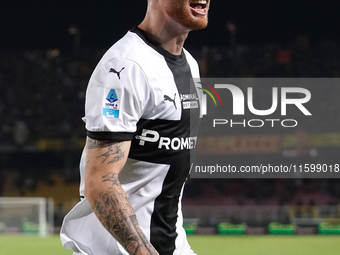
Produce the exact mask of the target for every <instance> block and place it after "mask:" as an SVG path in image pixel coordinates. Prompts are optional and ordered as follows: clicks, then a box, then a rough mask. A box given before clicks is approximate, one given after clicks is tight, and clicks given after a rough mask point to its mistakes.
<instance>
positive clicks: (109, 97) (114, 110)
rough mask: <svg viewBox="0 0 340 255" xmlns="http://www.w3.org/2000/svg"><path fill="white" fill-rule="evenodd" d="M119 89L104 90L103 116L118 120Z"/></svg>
mask: <svg viewBox="0 0 340 255" xmlns="http://www.w3.org/2000/svg"><path fill="white" fill-rule="evenodd" d="M119 98H120V89H111V88H105V93H104V98H103V116H106V117H111V118H119V104H120V101H119Z"/></svg>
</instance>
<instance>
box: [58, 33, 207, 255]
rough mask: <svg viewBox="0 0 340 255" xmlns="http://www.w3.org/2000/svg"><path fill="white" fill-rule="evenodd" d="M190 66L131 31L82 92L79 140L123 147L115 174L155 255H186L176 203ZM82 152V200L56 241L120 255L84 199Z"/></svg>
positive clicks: (191, 131)
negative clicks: (126, 149) (126, 148)
mask: <svg viewBox="0 0 340 255" xmlns="http://www.w3.org/2000/svg"><path fill="white" fill-rule="evenodd" d="M192 78H199V71H198V65H197V63H196V61H195V60H194V58H193V57H192V56H191V55H190V54H189V53H188V52H187V51H186V50H183V53H182V54H181V55H178V56H176V55H172V54H170V53H169V52H167V51H166V50H164V49H163V48H161V47H159V46H157V45H154V44H153V43H151V42H150V41H148V39H147V38H146V37H145V36H144V34H143V31H142V30H140V29H139V28H137V27H136V28H133V29H132V30H131V31H129V32H128V33H127V34H126V35H125V36H124V37H123V38H122V39H121V40H119V41H118V42H117V43H116V44H114V45H113V46H112V47H111V48H110V49H109V50H108V51H107V52H106V54H105V55H104V56H103V58H102V59H101V60H100V62H99V63H98V65H97V67H96V69H95V70H94V72H93V74H92V76H91V79H90V81H89V84H88V88H87V92H86V105H85V117H84V118H83V120H84V122H85V123H86V129H87V135H88V136H89V137H91V138H93V139H98V140H103V139H107V140H115V141H126V140H131V149H130V153H129V157H128V160H127V162H126V165H125V166H124V168H123V170H122V171H121V173H120V174H119V179H120V182H121V184H122V187H123V189H124V191H125V192H126V195H127V197H128V199H129V201H130V203H131V205H132V207H133V209H134V210H135V212H136V215H137V219H138V222H139V225H140V227H141V229H142V230H143V232H144V234H145V236H146V237H147V238H148V239H149V240H150V242H151V243H152V245H153V246H154V247H155V248H156V249H157V250H158V252H159V253H160V254H162V255H170V254H174V255H187V254H188V255H189V254H194V253H193V251H192V250H191V248H190V246H189V244H188V242H187V239H186V234H185V231H184V229H183V226H182V225H183V217H182V212H181V196H182V191H183V186H184V182H185V180H186V178H187V177H188V175H189V172H190V167H191V165H192V159H193V152H194V149H195V147H196V142H197V132H198V126H199V118H200V115H201V114H200V97H201V94H200V93H201V92H200V91H198V90H197V89H196V86H197V87H198V86H199V84H194V83H193V82H192ZM84 171H85V150H84V152H83V155H82V158H81V163H80V172H81V184H80V195H81V197H82V200H81V202H79V203H78V204H77V205H76V206H75V207H74V208H73V209H72V210H71V212H70V213H69V214H68V215H67V216H66V217H65V219H64V222H63V226H62V231H61V240H62V243H63V245H64V247H65V248H67V249H72V250H74V251H76V252H81V253H83V254H89V255H90V254H91V255H92V254H95V255H109V254H110V255H112V254H128V253H127V252H126V251H125V250H124V249H123V248H122V247H121V246H120V244H119V243H117V242H116V240H115V239H114V238H113V237H112V236H111V235H110V234H109V232H108V231H106V229H105V228H104V227H103V226H102V225H101V223H100V222H99V220H98V219H97V218H96V216H95V214H94V213H93V211H92V208H91V206H90V205H89V203H88V201H87V199H86V198H85V197H84V193H83V191H84Z"/></svg>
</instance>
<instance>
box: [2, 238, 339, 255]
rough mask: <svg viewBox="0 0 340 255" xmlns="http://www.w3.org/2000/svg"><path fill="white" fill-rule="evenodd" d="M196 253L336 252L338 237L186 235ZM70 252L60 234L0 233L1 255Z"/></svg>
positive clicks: (289, 254) (310, 254) (299, 254)
mask: <svg viewBox="0 0 340 255" xmlns="http://www.w3.org/2000/svg"><path fill="white" fill-rule="evenodd" d="M188 239H189V242H190V244H191V246H192V248H193V249H194V251H195V252H196V253H197V254H199V255H223V254H226V255H227V254H232V255H247V254H249V255H267V254H268V255H323V254H327V255H335V254H337V255H338V254H340V253H339V251H340V236H188ZM46 254H48V255H72V252H71V251H69V250H65V249H64V248H62V247H61V243H60V240H59V236H52V237H47V238H39V237H35V236H18V235H13V236H11V235H0V255H46Z"/></svg>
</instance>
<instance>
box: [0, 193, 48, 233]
mask: <svg viewBox="0 0 340 255" xmlns="http://www.w3.org/2000/svg"><path fill="white" fill-rule="evenodd" d="M53 211H54V209H53V199H45V198H42V197H31V198H30V197H0V233H6V234H8V233H27V234H38V235H40V236H47V235H49V234H52V233H53V227H54V226H53V214H54V212H53Z"/></svg>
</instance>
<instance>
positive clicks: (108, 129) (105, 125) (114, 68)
mask: <svg viewBox="0 0 340 255" xmlns="http://www.w3.org/2000/svg"><path fill="white" fill-rule="evenodd" d="M149 94H150V93H149V86H148V83H147V80H146V77H145V75H144V73H143V71H142V69H141V68H140V66H139V65H138V64H136V63H135V62H133V61H130V60H125V59H112V60H110V61H107V62H105V63H101V62H100V63H99V64H98V66H97V67H96V69H95V70H94V72H93V74H92V76H91V79H90V81H89V85H88V88H87V91H86V102H85V117H84V118H83V120H84V121H85V123H86V129H87V135H88V136H89V137H91V138H93V139H97V140H106V139H109V140H116V141H126V140H132V138H133V134H134V132H135V131H136V129H137V122H138V121H139V119H140V117H141V116H142V114H143V111H144V109H145V106H146V104H147V102H148V100H149Z"/></svg>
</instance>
